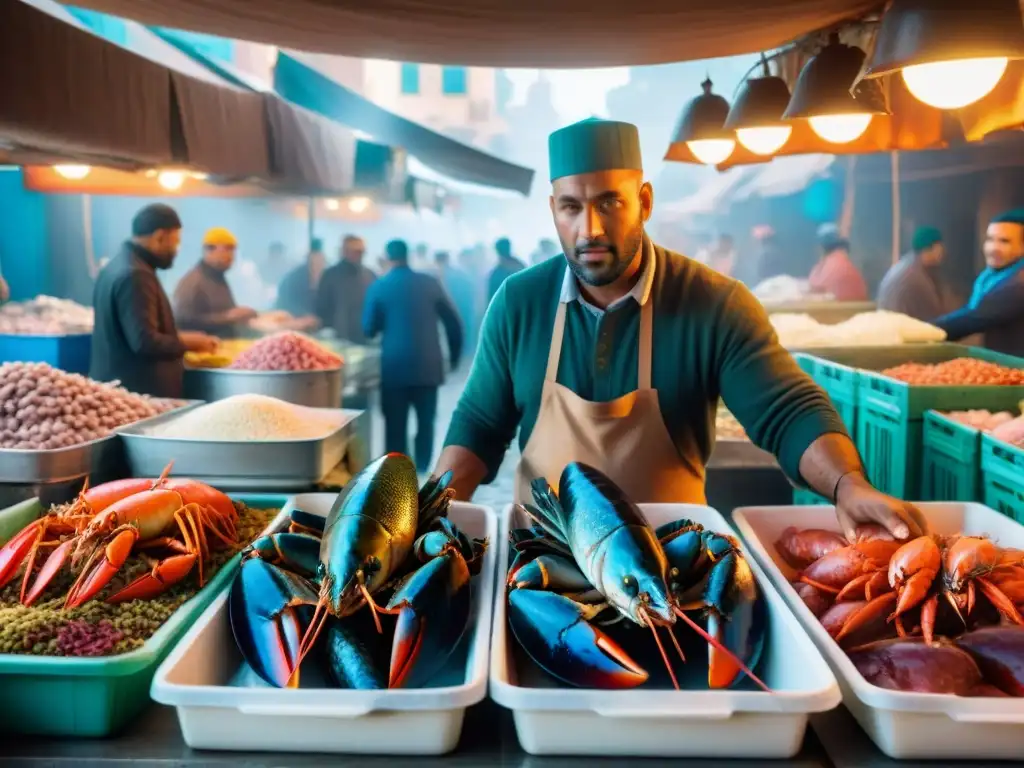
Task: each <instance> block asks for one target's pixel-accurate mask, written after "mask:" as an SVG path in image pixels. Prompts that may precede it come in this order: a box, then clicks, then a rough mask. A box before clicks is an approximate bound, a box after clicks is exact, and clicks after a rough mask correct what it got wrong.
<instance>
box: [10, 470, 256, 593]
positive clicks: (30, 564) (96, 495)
mask: <svg viewBox="0 0 1024 768" xmlns="http://www.w3.org/2000/svg"><path fill="white" fill-rule="evenodd" d="M170 469H171V465H170V464H169V465H168V466H167V467H166V468H165V469H164V472H163V474H162V475H161V476H160V477H159V478H157V479H156V480H153V479H143V478H132V479H128V480H115V481H114V482H110V483H104V484H103V485H99V486H96V487H95V488H85V489H83V490H82V493H81V494H79V496H78V498H77V499H76V500H75V501H74V503H72V504H71V505H70V506H69V507H68V508H67V509H65V510H62V511H59V512H51V513H50V514H47V515H44V516H43V517H41V518H39V519H38V520H36V521H34V522H32V523H30V524H29V525H27V526H25V528H23V529H22V530H21V531H19V532H18V533H17V534H16V535H15V536H14V537H13V538H12V539H11V540H10V541H8V542H7V544H5V545H4V546H3V547H2V548H0V588H2V587H4V586H6V585H7V584H8V583H10V582H11V581H12V580H13V579H14V577H15V575H16V574H17V573H18V570H19V568H20V567H21V566H22V564H24V565H25V569H24V575H23V577H22V585H21V602H22V603H23V604H24V605H32V603H34V602H35V601H36V600H37V599H38V598H39V597H40V596H41V595H42V594H43V592H44V591H45V590H46V588H47V586H48V585H49V584H50V582H51V581H52V580H53V578H54V577H55V576H56V575H57V573H58V572H59V571H60V570H61V569H62V568H63V567H64V565H65V564H66V562H67V561H68V558H69V557H70V559H71V565H72V567H75V568H79V567H80V572H79V576H78V578H77V579H76V581H75V583H74V584H73V585H72V587H71V589H70V590H69V591H68V594H67V597H66V599H65V603H64V606H65V608H74V607H76V606H79V605H81V604H82V603H84V602H85V601H87V600H89V599H91V598H92V597H93V596H95V595H96V594H97V593H98V592H99V591H100V590H101V589H103V587H105V586H106V585H107V584H108V583H109V582H110V580H111V579H112V578H113V577H114V575H115V574H116V573H117V572H118V571H119V570H120V569H121V567H122V566H123V565H124V563H125V561H126V560H127V559H128V556H129V555H130V554H131V553H132V552H133V551H134V550H136V549H140V550H148V551H157V552H160V551H163V552H164V557H162V558H160V559H156V560H154V561H153V568H152V570H151V571H150V572H149V573H146V574H143V575H142V576H140V577H138V578H137V579H135V580H134V581H132V582H131V583H130V584H128V585H126V586H125V587H124V588H122V589H121V590H119V591H118V592H116V593H115V594H113V595H111V596H110V597H109V598H107V602H110V603H118V602H124V601H126V600H139V599H151V598H153V597H155V596H157V595H159V594H161V593H162V592H164V591H166V590H167V589H168V588H169V587H171V586H172V585H173V584H176V583H177V582H179V581H181V580H182V579H184V578H185V577H186V576H187V575H188V574H189V573H190V572H191V570H192V568H193V567H195V566H196V564H197V563H198V565H199V583H200V585H201V584H202V583H203V561H204V560H205V559H206V558H207V557H208V556H209V553H210V551H211V549H214V548H217V545H223V546H232V545H233V544H234V542H235V525H236V523H237V521H238V512H237V510H236V509H235V505H234V503H233V502H232V501H231V499H230V498H228V497H227V496H226V495H225V494H223V493H221V492H220V491H218V490H217V489H215V488H212V487H210V486H208V485H206V484H204V483H200V482H197V481H195V480H184V479H168V478H167V474H168V473H169V472H170ZM69 534H70V536H69ZM208 536H209V538H208ZM211 539H212V542H211ZM51 547H53V551H52V552H51V553H50V555H49V557H47V559H46V561H45V562H44V563H43V565H42V567H41V568H40V569H39V572H38V574H37V575H36V578H35V581H34V582H32V584H31V587H30V586H29V582H30V581H31V577H32V574H33V572H34V571H35V563H36V558H37V556H38V554H39V551H40V550H41V549H48V548H51ZM83 560H84V564H83ZM26 561H27V562H26Z"/></svg>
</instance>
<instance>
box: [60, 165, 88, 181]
mask: <svg viewBox="0 0 1024 768" xmlns="http://www.w3.org/2000/svg"><path fill="white" fill-rule="evenodd" d="M53 170H55V171H56V172H57V173H58V174H59V175H60V176H63V177H64V178H65V179H70V180H72V181H78V180H80V179H84V178H85V177H86V176H88V175H89V172H90V171H91V170H92V168H90V167H89V166H88V165H55V166H53Z"/></svg>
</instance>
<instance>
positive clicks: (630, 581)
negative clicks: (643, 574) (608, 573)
mask: <svg viewBox="0 0 1024 768" xmlns="http://www.w3.org/2000/svg"><path fill="white" fill-rule="evenodd" d="M622 590H623V591H624V592H625V593H626V594H627V595H629V596H630V597H636V596H637V595H638V594H639V593H640V585H639V584H638V583H637V581H636V577H635V576H629V575H626V576H623V577H622Z"/></svg>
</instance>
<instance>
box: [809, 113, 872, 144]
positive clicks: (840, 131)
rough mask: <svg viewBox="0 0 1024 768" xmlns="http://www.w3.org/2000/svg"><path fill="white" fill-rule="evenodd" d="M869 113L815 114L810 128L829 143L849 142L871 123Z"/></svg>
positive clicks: (857, 137) (861, 133)
mask: <svg viewBox="0 0 1024 768" xmlns="http://www.w3.org/2000/svg"><path fill="white" fill-rule="evenodd" d="M871 117H872V116H871V115H817V116H815V117H812V118H810V123H811V129H812V130H813V131H814V132H815V133H816V134H818V135H819V136H820V137H821V138H823V139H824V140H825V141H827V142H829V143H831V144H849V143H850V142H851V141H854V140H856V139H859V138H860V137H861V136H862V135H863V134H864V131H866V130H867V129H868V125H869V124H870V123H871Z"/></svg>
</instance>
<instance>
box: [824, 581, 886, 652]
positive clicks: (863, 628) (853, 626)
mask: <svg viewBox="0 0 1024 768" xmlns="http://www.w3.org/2000/svg"><path fill="white" fill-rule="evenodd" d="M895 602H896V595H895V594H893V593H892V592H889V593H887V594H884V595H881V596H879V597H876V598H874V599H873V600H855V601H846V602H842V603H835V604H834V605H833V606H832V607H831V608H829V609H828V610H827V611H826V612H825V613H824V615H822V617H821V625H822V626H823V627H824V628H825V631H826V632H828V633H829V634H830V635H831V636H832V638H833V639H834V640H835V641H836V642H837V643H840V644H846V643H850V642H855V641H857V640H861V641H871V640H878V639H881V638H882V637H884V636H885V635H886V617H887V616H888V614H889V612H890V611H891V610H892V607H893V605H894V604H895Z"/></svg>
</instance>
